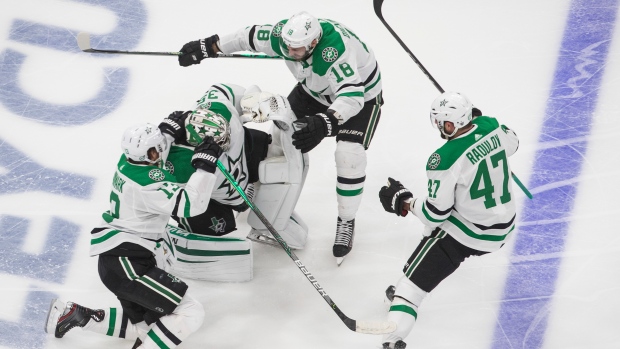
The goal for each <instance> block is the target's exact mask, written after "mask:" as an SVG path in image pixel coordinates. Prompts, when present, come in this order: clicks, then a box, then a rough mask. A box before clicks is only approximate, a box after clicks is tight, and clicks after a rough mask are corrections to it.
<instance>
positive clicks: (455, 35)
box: [0, 0, 620, 349]
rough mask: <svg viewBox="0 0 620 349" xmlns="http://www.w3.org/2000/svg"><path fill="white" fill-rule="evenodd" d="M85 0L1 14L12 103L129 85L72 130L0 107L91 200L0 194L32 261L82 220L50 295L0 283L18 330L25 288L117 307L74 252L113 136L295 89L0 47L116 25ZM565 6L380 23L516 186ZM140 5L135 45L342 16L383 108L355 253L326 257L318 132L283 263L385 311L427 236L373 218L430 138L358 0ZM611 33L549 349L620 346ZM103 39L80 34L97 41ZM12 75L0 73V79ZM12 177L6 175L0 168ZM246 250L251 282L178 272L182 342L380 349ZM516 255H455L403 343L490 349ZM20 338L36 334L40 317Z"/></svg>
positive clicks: (268, 259)
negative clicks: (391, 181)
mask: <svg viewBox="0 0 620 349" xmlns="http://www.w3.org/2000/svg"><path fill="white" fill-rule="evenodd" d="M91 3H93V4H91ZM91 3H88V2H82V1H68V0H67V1H61V0H45V1H44V0H19V1H18V0H4V1H2V2H1V3H0V51H2V52H4V51H5V50H12V51H17V52H19V53H22V54H25V55H26V57H27V58H26V60H25V61H24V63H23V66H22V67H21V70H20V73H19V75H18V81H17V83H18V85H19V86H20V88H21V89H23V91H25V92H24V93H27V94H29V95H30V96H33V97H34V98H36V99H39V100H42V101H45V102H47V103H52V104H57V105H63V106H66V105H78V104H81V103H84V101H88V100H89V99H91V98H93V97H94V96H96V95H97V93H98V91H99V90H100V89H101V87H102V86H103V85H104V84H105V81H106V79H107V78H108V75H106V74H110V70H104V69H116V68H124V69H128V70H129V74H130V75H129V76H130V78H129V82H128V87H127V89H128V90H127V94H126V95H125V96H124V98H123V99H122V101H116V102H120V103H119V104H118V108H116V109H115V110H114V111H113V112H112V113H110V114H108V115H106V116H105V117H103V118H100V119H98V120H96V121H94V122H92V123H88V124H85V125H81V126H53V125H48V124H44V123H39V122H36V121H33V120H31V119H28V118H24V117H23V116H22V115H20V114H19V113H16V112H14V111H11V110H9V108H8V107H7V105H6V104H0V118H1V120H2V123H1V125H2V127H0V139H2V141H3V142H7V143H8V144H10V145H11V146H12V147H14V148H17V149H18V150H19V151H20V152H22V153H25V154H26V155H27V156H28V157H30V158H31V159H33V160H34V161H35V162H37V163H39V164H40V165H42V166H45V167H48V168H52V169H56V170H60V171H66V172H71V173H76V174H80V175H83V176H88V177H92V178H94V179H95V181H94V184H93V190H92V192H91V193H90V195H89V196H88V197H86V198H75V197H71V196H63V195H57V194H52V193H48V192H43V191H31V192H25V193H14V194H6V195H2V196H0V215H10V216H17V217H22V218H25V219H28V220H30V222H31V224H30V226H29V228H28V230H27V235H26V236H25V239H24V244H23V246H22V250H23V252H24V253H31V254H36V253H38V252H40V251H41V250H42V249H43V247H44V246H43V241H44V240H45V238H46V236H47V234H48V233H49V227H50V224H51V223H50V221H51V220H52V218H53V217H59V218H61V219H64V220H66V221H69V222H71V223H73V224H76V225H77V226H79V230H80V235H79V239H78V241H77V244H76V245H75V246H73V247H71V249H70V250H69V251H67V253H69V254H73V255H72V258H71V259H70V263H69V264H67V265H66V268H67V273H66V278H65V279H64V281H63V282H62V283H55V282H49V281H41V280H37V279H33V278H29V277H27V276H19V275H14V274H11V273H7V272H4V271H0V294H1V295H2V297H0V321H5V322H17V321H19V319H20V316H21V314H22V310H23V309H24V307H25V306H26V296H27V294H28V292H30V291H33V290H44V291H49V292H53V293H56V294H58V295H60V296H61V298H62V299H64V300H71V301H74V302H77V303H79V304H83V305H86V306H89V307H93V308H100V307H109V306H116V305H117V301H116V299H115V297H114V296H113V295H112V294H111V293H110V292H109V291H108V290H107V289H106V288H105V287H104V286H103V284H102V283H101V282H100V280H99V277H98V275H97V259H96V258H90V257H89V256H88V246H89V232H90V230H91V229H92V228H93V227H94V226H95V225H96V224H97V223H98V222H99V216H100V214H101V213H102V212H103V211H105V210H107V209H108V196H109V186H110V181H111V176H112V174H113V169H114V166H115V164H116V161H117V159H118V156H119V155H120V152H119V140H120V136H121V132H122V131H123V130H124V129H125V128H126V127H127V126H129V125H130V124H133V123H138V122H143V121H151V122H154V123H157V122H159V120H161V119H162V118H163V117H165V116H167V115H168V114H169V113H170V112H171V111H174V110H185V109H188V108H190V107H191V106H192V105H193V103H194V102H195V101H196V99H198V98H199V97H200V96H201V95H202V93H203V92H204V91H205V90H206V89H207V88H208V87H209V86H210V85H211V84H214V83H220V82H223V83H226V82H228V83H234V84H239V85H245V86H248V85H251V84H256V85H259V86H260V87H261V88H262V89H263V90H266V91H271V92H275V93H280V94H284V95H287V94H288V92H289V91H290V89H291V88H292V87H293V85H294V83H295V81H294V79H293V78H292V76H291V75H290V73H289V72H288V70H287V69H286V67H285V66H284V64H283V63H282V62H279V61H262V60H261V61H258V60H237V59H223V58H222V59H217V60H207V61H204V62H203V63H202V64H201V65H199V66H193V67H189V68H181V67H179V66H178V64H177V62H176V58H174V57H152V56H125V55H118V56H114V57H100V56H97V55H92V54H87V53H81V52H71V53H68V52H62V51H57V50H52V49H49V48H45V47H43V46H37V45H29V44H25V43H23V42H17V41H15V40H11V39H10V37H11V34H12V30H13V29H12V28H13V27H12V23H13V21H14V20H16V19H19V20H26V21H29V22H36V23H42V24H45V25H49V26H55V27H59V28H65V29H66V30H69V31H74V32H78V31H88V32H91V33H93V34H97V35H102V34H105V33H108V32H110V31H112V30H114V28H115V26H116V25H117V21H118V18H117V16H116V15H115V14H114V13H113V12H111V11H109V10H106V9H102V8H101V7H98V6H96V5H94V4H96V3H97V2H94V1H92V2H91ZM104 3H105V2H104ZM569 5H570V1H568V0H547V1H535V0H522V1H491V0H470V1H466V2H464V1H458V0H441V1H424V0H417V1H406V0H385V4H384V6H383V13H384V16H385V18H386V20H387V22H388V23H390V25H391V26H392V28H393V29H394V30H395V31H396V32H397V33H398V34H399V36H400V37H401V38H402V39H403V41H404V42H405V43H406V44H407V45H408V47H409V48H410V49H411V50H412V51H413V53H414V54H415V55H416V57H417V58H418V59H419V60H420V61H421V62H422V63H423V64H424V65H425V67H426V68H427V69H428V70H429V72H430V73H431V74H432V75H433V77H434V78H435V79H436V80H437V81H438V82H439V83H440V84H441V86H442V87H443V88H444V89H446V90H457V91H460V92H463V93H465V94H466V95H468V96H469V97H470V99H472V100H473V101H474V104H475V105H477V106H478V107H480V108H481V109H482V111H483V112H484V114H485V115H491V116H495V117H497V118H499V119H500V121H501V122H502V123H505V124H506V125H508V126H509V127H511V128H512V129H514V130H516V132H517V133H518V135H519V137H520V140H521V147H520V149H519V151H518V153H517V154H516V155H515V156H514V157H512V158H511V164H512V169H513V171H514V172H515V173H516V174H517V175H518V176H519V177H520V178H521V180H522V181H523V182H524V183H526V184H527V183H528V178H529V176H530V173H531V168H532V165H533V159H534V155H535V152H536V150H537V149H538V147H539V145H538V142H537V141H538V137H539V134H540V128H541V125H542V119H543V116H544V114H545V107H546V103H547V99H548V98H549V95H550V89H551V82H552V79H553V73H554V69H555V63H556V61H557V59H558V52H559V47H560V44H561V40H562V35H563V30H564V26H565V22H566V17H567V14H568V10H569ZM144 6H145V7H146V10H147V16H146V17H145V19H140V17H137V18H138V19H137V20H139V21H144V23H141V22H138V23H136V25H137V26H140V27H144V28H145V29H144V33H143V36H142V38H141V39H140V41H139V44H138V45H137V47H136V48H135V49H136V50H144V51H177V50H178V49H180V47H181V46H182V45H183V44H184V43H185V42H187V41H190V40H196V39H198V38H204V37H207V36H210V35H212V34H215V33H218V34H220V35H222V34H226V33H230V32H232V31H235V30H237V29H239V28H242V27H244V26H247V25H252V24H267V23H276V22H277V21H279V20H281V19H284V18H288V17H290V16H291V15H292V14H293V13H296V12H298V11H300V10H307V11H309V12H311V13H313V14H314V15H316V16H318V17H321V18H330V19H334V20H337V21H339V22H341V23H344V24H346V25H347V26H348V27H350V28H351V29H353V31H354V32H355V33H356V34H357V35H358V36H359V37H360V38H361V39H362V40H363V41H365V42H366V43H367V44H368V45H369V46H371V47H372V48H373V50H374V51H375V54H376V56H377V59H378V61H379V64H380V66H381V70H382V75H381V76H382V79H383V86H384V98H385V106H384V107H383V109H382V116H381V121H380V123H379V126H378V129H377V132H376V134H375V137H374V139H373V142H372V144H371V147H370V149H369V151H368V169H367V177H366V185H365V189H364V197H363V201H362V205H361V208H360V210H359V213H358V219H357V222H356V228H357V233H356V238H355V245H354V248H353V251H352V252H351V254H350V255H349V256H348V257H347V258H346V259H345V261H344V263H343V264H342V265H341V266H340V267H338V266H336V263H335V260H334V257H333V256H332V253H331V247H332V244H333V239H334V231H335V222H336V217H337V210H336V197H335V184H336V182H335V180H336V169H335V164H334V160H333V153H334V150H335V142H334V141H333V139H326V140H325V141H324V142H322V143H321V144H320V145H319V146H318V147H317V148H316V149H315V150H313V151H312V152H311V155H310V172H309V175H308V178H307V181H306V185H305V188H304V191H303V192H302V195H301V198H300V200H299V203H298V206H297V211H298V212H299V213H300V214H301V215H302V217H303V218H304V219H305V220H306V222H309V225H310V234H309V239H308V244H307V246H306V248H305V249H304V250H301V251H298V252H296V253H297V255H298V257H299V258H300V259H301V261H302V262H303V263H304V264H305V265H306V266H307V268H308V269H309V270H310V271H311V272H312V273H313V274H314V276H315V277H316V279H317V280H318V281H319V282H320V284H321V285H322V286H323V287H324V288H325V290H326V291H327V292H328V294H329V295H330V296H331V298H332V299H333V300H334V301H335V303H336V304H337V305H338V306H339V307H340V308H341V309H342V310H343V311H344V313H345V314H347V315H348V316H349V317H351V318H355V319H364V320H382V319H385V317H386V310H385V307H384V304H383V292H384V290H385V288H386V287H387V286H388V285H390V284H393V283H395V282H396V281H397V280H398V278H399V277H400V275H401V269H402V266H403V264H404V263H405V262H406V260H407V258H408V257H409V255H410V254H411V252H413V250H414V248H415V247H416V245H417V243H418V241H419V240H420V239H421V236H422V235H421V232H422V225H421V224H420V223H419V222H418V221H417V220H416V219H415V218H412V217H410V216H409V217H407V218H405V219H403V218H398V217H396V216H394V215H391V214H388V213H385V212H384V211H383V209H382V208H381V205H380V203H379V200H378V195H377V193H378V191H379V188H380V187H381V186H383V185H384V183H385V182H386V180H387V177H388V176H391V177H394V178H396V179H398V180H400V181H401V182H403V183H404V184H405V186H407V187H408V188H410V189H411V190H412V192H413V193H414V195H417V196H424V195H425V193H426V180H425V179H426V177H425V172H424V166H425V163H426V160H427V158H428V156H429V155H430V154H431V153H432V152H433V150H435V149H436V148H437V147H439V146H440V145H441V143H442V140H441V139H439V137H438V135H437V132H436V131H435V130H434V129H433V128H432V127H431V125H430V123H429V121H428V116H427V115H428V110H429V106H430V103H431V101H432V100H433V99H434V98H435V97H436V96H437V95H438V92H437V90H436V89H435V87H434V86H433V85H432V84H431V82H430V81H429V80H428V79H427V78H426V76H425V75H424V74H422V72H421V71H420V69H419V68H418V67H417V66H416V65H415V63H414V62H413V61H412V59H411V58H410V57H409V56H408V55H407V54H406V53H405V51H404V50H403V49H402V48H401V47H400V46H399V44H398V43H397V42H396V40H395V39H394V38H393V37H392V36H391V35H390V33H389V32H388V31H387V30H386V29H385V27H384V26H383V25H382V24H381V22H380V21H379V20H378V19H377V18H376V16H375V14H374V12H373V8H372V1H370V0H365V1H359V0H331V1H327V0H315V1H305V2H300V1H288V2H285V1H276V0H262V1H247V0H243V1H198V0H178V1H164V0H150V1H145V2H144ZM131 15H132V14H126V13H125V14H123V16H127V17H131ZM618 38H620V26H616V29H615V33H614V35H613V42H612V44H611V46H610V49H609V56H608V60H607V64H606V66H605V75H604V77H603V80H602V84H601V86H600V89H599V91H598V92H599V99H598V104H597V106H596V108H595V114H594V115H593V118H592V120H593V124H592V130H591V133H590V136H589V146H588V151H587V153H586V154H583V156H584V160H583V171H582V173H581V174H580V176H579V177H578V181H579V187H578V195H577V196H576V197H575V198H574V202H575V204H574V209H573V211H572V214H571V216H570V217H569V218H568V220H569V221H570V229H569V233H568V236H567V238H566V244H565V249H564V251H563V252H562V253H561V257H562V263H561V265H560V267H559V268H560V270H559V277H558V279H557V281H556V289H555V294H554V295H553V299H552V301H551V303H550V308H549V309H548V311H549V319H548V327H547V332H546V335H545V341H544V345H543V348H548V349H550V348H620V331H618V329H619V328H620V317H618V315H617V314H618V312H619V311H620V297H618V292H619V291H620V278H619V277H618V275H619V274H618V265H620V237H619V235H618V230H617V224H616V223H615V219H614V218H613V217H617V216H616V215H618V214H620V205H619V204H618V199H617V198H618V197H620V189H619V187H618V186H617V185H616V180H617V179H618V176H619V175H620V165H618V160H617V159H618V156H617V155H616V154H615V153H616V149H617V146H616V143H615V141H616V139H615V138H616V137H618V136H620V128H619V126H618V116H619V113H618V103H617V101H618V94H619V93H620V78H619V77H620V40H618ZM97 44H98V43H97V42H93V46H96V45H97ZM100 45H102V46H105V43H101V44H100ZM9 63H10V62H6V61H0V64H9ZM6 83H7V82H6V81H0V86H5V84H6ZM2 88H3V89H4V88H5V87H2ZM111 102H112V101H111ZM9 103H10V101H9ZM567 127H570V125H567ZM5 155H6V154H0V156H2V157H4V156H5ZM7 171H8V170H7V169H6V168H3V167H2V166H0V175H3V174H5V173H7ZM0 183H1V182H0ZM2 185H4V184H2ZM516 188H517V187H516V186H515V190H517V189H516ZM515 195H516V197H517V199H518V200H519V206H522V205H523V204H524V203H525V201H526V200H527V198H526V197H525V196H524V195H523V194H522V193H521V192H518V191H517V192H516V194H515ZM244 220H245V215H244V216H241V219H240V220H239V230H238V231H237V232H235V233H234V235H235V236H244V234H246V233H247V232H248V230H249V228H248V226H247V224H246V223H245V221H244ZM6 229H8V228H7V227H5V226H3V227H0V243H2V241H1V240H4V239H6V238H7V237H6V236H4V235H2V234H1V232H2V231H3V230H6ZM517 234H518V232H517ZM8 238H9V239H11V238H14V237H8ZM254 248H255V250H254V252H255V259H254V263H255V264H254V267H255V269H254V279H253V280H252V281H251V282H247V283H231V284H226V283H212V282H198V281H192V280H187V282H188V283H189V285H190V291H191V292H192V294H194V295H195V296H197V298H198V299H199V300H200V301H201V302H202V303H203V304H204V306H205V308H206V312H207V315H206V319H205V322H204V324H203V326H202V328H201V329H200V330H199V331H198V332H197V333H195V334H194V335H192V336H191V337H190V338H188V339H187V340H186V341H185V342H184V343H182V345H181V346H179V348H220V349H227V348H230V349H232V348H234V349H240V348H252V349H262V348H296V349H302V348H308V349H310V348H312V349H314V348H338V349H345V348H351V349H353V348H356V349H357V348H378V347H379V346H380V343H381V338H380V337H378V336H370V335H363V334H357V333H354V332H351V331H349V330H348V329H347V328H346V327H345V326H344V325H343V323H342V322H341V321H340V320H339V319H338V317H337V316H336V315H335V314H334V312H333V311H332V310H331V309H330V307H329V306H328V305H327V304H326V303H325V301H324V300H323V299H322V298H321V297H320V295H319V294H318V293H317V292H316V290H315V289H314V288H313V286H312V285H311V284H310V283H309V282H308V281H307V280H306V279H305V277H304V276H303V275H302V274H301V273H300V272H299V270H298V269H297V267H296V266H295V265H294V263H293V262H292V261H291V260H290V258H289V257H288V256H287V255H286V254H285V253H284V252H283V251H281V250H280V249H278V248H274V247H267V246H263V245H258V244H255V246H254ZM512 248H513V244H512V243H508V244H507V245H506V246H505V247H504V248H503V249H502V250H500V251H499V252H496V253H493V254H491V255H487V256H484V257H482V258H477V259H471V260H467V261H466V262H465V263H464V264H463V265H462V266H461V267H460V268H459V269H458V270H457V271H456V272H455V273H454V274H453V275H452V276H450V277H449V278H448V279H446V280H445V281H444V282H442V283H441V284H440V285H439V286H438V287H437V288H436V289H435V290H434V291H433V292H432V293H431V294H430V296H429V297H428V298H427V299H426V300H425V301H424V303H423V305H422V306H421V308H420V311H419V317H418V322H417V323H416V325H415V328H414V330H413V332H412V333H411V334H410V336H409V337H408V338H407V339H406V342H407V343H408V348H412V349H413V348H457V347H458V348H475V349H478V348H491V347H493V343H492V342H493V335H494V331H495V327H496V324H497V318H498V316H497V315H498V311H499V307H500V306H501V305H502V292H503V288H504V281H505V277H506V274H507V270H508V268H509V266H510V263H511V258H510V255H511V250H512ZM544 257H545V256H542V258H544ZM0 260H2V258H1V257H0ZM5 262H6V261H5ZM9 262H10V261H9ZM15 267H18V266H15ZM54 272H55V271H54V270H50V273H54ZM34 328H35V329H42V323H41V324H36V325H35V326H34ZM3 335H7V336H10V335H11V334H10V333H4V334H3ZM5 339H6V338H5ZM1 343H2V340H1V339H0V348H2V349H9V348H11V349H15V347H2V346H1ZM131 345H132V343H130V342H128V341H123V340H121V339H112V338H110V337H105V336H98V335H96V334H93V333H90V332H86V331H81V330H79V329H77V330H73V331H71V333H69V334H68V335H67V336H66V337H65V338H63V339H60V340H59V339H55V338H53V337H52V336H50V337H48V339H46V341H45V345H44V348H48V349H52V348H89V349H99V348H129V347H131ZM513 347H514V348H524V346H523V344H522V343H513Z"/></svg>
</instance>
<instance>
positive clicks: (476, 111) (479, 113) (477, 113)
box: [471, 107, 482, 118]
mask: <svg viewBox="0 0 620 349" xmlns="http://www.w3.org/2000/svg"><path fill="white" fill-rule="evenodd" d="M479 116H482V111H480V109H478V108H476V107H472V108H471V117H472V118H477V117H479Z"/></svg>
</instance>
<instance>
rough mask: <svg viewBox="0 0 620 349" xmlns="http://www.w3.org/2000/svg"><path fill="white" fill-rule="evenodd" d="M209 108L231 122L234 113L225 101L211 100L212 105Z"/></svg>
mask: <svg viewBox="0 0 620 349" xmlns="http://www.w3.org/2000/svg"><path fill="white" fill-rule="evenodd" d="M208 110H211V111H212V112H214V113H218V114H220V115H221V116H223V117H224V119H226V121H228V122H230V119H231V118H232V113H231V112H230V110H229V109H228V107H227V106H226V105H225V104H224V103H221V102H211V106H209V108H208Z"/></svg>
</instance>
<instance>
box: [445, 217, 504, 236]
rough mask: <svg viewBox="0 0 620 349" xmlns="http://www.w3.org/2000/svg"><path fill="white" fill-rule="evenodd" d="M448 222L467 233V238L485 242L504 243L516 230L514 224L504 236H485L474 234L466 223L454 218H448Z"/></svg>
mask: <svg viewBox="0 0 620 349" xmlns="http://www.w3.org/2000/svg"><path fill="white" fill-rule="evenodd" d="M448 222H450V223H452V224H454V225H455V226H456V227H457V228H459V229H460V230H461V231H462V232H463V233H465V235H467V236H469V237H471V238H474V239H478V240H484V241H504V239H506V236H508V234H510V233H511V232H512V231H513V230H514V228H515V225H514V224H513V225H512V227H511V228H510V230H509V231H508V232H507V233H506V234H504V235H485V234H476V233H474V232H473V231H472V230H471V229H469V228H468V227H467V226H466V225H465V223H463V222H461V221H459V220H458V219H457V218H456V217H454V216H450V217H448Z"/></svg>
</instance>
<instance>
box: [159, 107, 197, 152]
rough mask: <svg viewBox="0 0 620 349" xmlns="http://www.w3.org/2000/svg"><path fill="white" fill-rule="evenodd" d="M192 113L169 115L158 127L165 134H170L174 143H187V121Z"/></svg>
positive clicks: (179, 112)
mask: <svg viewBox="0 0 620 349" xmlns="http://www.w3.org/2000/svg"><path fill="white" fill-rule="evenodd" d="M191 113H192V112H191V111H186V112H183V111H175V112H173V113H172V114H170V115H168V117H167V118H165V119H164V120H163V121H162V122H161V123H160V124H159V126H158V128H159V130H160V131H161V133H163V134H169V135H171V136H172V137H173V138H174V143H177V144H180V143H185V141H186V137H185V119H187V117H188V116H189V115H190V114H191Z"/></svg>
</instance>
